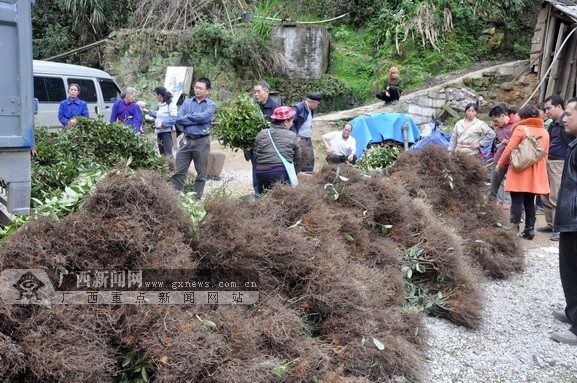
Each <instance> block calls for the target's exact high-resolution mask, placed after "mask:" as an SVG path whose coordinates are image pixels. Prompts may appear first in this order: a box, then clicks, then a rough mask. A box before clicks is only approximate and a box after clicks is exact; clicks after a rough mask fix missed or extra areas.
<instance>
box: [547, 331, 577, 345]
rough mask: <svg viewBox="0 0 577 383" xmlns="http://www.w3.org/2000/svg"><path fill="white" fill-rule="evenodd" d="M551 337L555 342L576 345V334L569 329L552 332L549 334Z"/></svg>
mask: <svg viewBox="0 0 577 383" xmlns="http://www.w3.org/2000/svg"><path fill="white" fill-rule="evenodd" d="M551 339H553V340H554V341H555V342H559V343H565V344H570V345H571V346H577V335H575V334H573V333H572V332H571V331H569V330H563V331H557V332H554V333H553V334H551Z"/></svg>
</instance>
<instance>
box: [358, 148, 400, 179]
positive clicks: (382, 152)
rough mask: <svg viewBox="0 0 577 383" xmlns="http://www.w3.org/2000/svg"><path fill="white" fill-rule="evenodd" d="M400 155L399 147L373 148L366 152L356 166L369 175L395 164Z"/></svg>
mask: <svg viewBox="0 0 577 383" xmlns="http://www.w3.org/2000/svg"><path fill="white" fill-rule="evenodd" d="M399 154H400V151H399V148H397V147H391V148H386V147H380V146H372V147H371V148H369V149H367V150H365V154H364V156H362V157H361V158H360V159H359V160H358V161H357V164H356V165H355V166H356V167H357V168H359V169H360V170H361V171H364V172H367V173H370V172H375V171H380V170H383V169H384V168H386V167H387V166H389V165H390V164H392V163H393V162H395V161H396V159H397V157H398V156H399Z"/></svg>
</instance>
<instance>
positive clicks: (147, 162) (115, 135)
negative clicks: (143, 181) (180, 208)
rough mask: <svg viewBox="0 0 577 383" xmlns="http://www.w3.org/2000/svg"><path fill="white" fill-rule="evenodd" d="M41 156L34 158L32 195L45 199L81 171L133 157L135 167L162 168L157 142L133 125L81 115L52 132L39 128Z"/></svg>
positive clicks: (38, 138) (38, 146)
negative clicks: (70, 125)
mask: <svg viewBox="0 0 577 383" xmlns="http://www.w3.org/2000/svg"><path fill="white" fill-rule="evenodd" d="M36 148H37V151H38V156H37V157H36V158H34V159H33V161H32V185H33V186H32V197H34V198H37V199H44V198H46V197H48V196H50V195H52V194H53V193H54V192H55V191H58V190H63V189H64V188H65V187H66V186H67V185H70V183H71V182H72V181H73V180H74V179H75V178H77V177H78V175H79V174H81V173H85V172H87V171H91V170H102V169H106V168H111V167H113V166H115V165H117V164H118V163H120V162H124V161H126V160H127V159H130V161H129V164H128V165H129V166H130V168H132V169H161V168H162V166H163V162H162V159H161V157H160V156H159V155H158V154H157V153H156V151H155V145H154V142H153V141H151V140H149V139H148V138H147V137H145V136H141V135H135V134H134V132H133V131H132V129H131V128H130V127H127V126H125V125H122V124H108V123H106V122H104V121H102V120H98V119H86V118H79V119H78V124H77V125H76V126H75V127H74V128H72V129H68V130H66V131H62V132H60V133H58V134H56V135H51V134H50V133H49V132H48V131H47V129H46V128H40V129H36Z"/></svg>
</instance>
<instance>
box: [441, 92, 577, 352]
mask: <svg viewBox="0 0 577 383" xmlns="http://www.w3.org/2000/svg"><path fill="white" fill-rule="evenodd" d="M465 113H466V117H465V118H464V119H463V120H460V121H459V122H457V124H456V125H455V129H454V130H453V134H452V136H451V143H450V145H449V150H454V151H460V152H463V153H466V154H469V155H472V156H478V157H481V158H482V157H483V148H486V147H492V148H493V150H492V152H494V162H493V168H492V172H491V186H490V188H489V191H488V198H489V199H490V200H495V199H496V197H497V192H498V190H499V188H500V187H501V186H502V184H503V183H504V190H505V192H507V193H510V200H511V205H510V214H511V223H512V227H513V228H514V229H515V230H516V231H517V232H519V231H520V224H521V220H522V215H523V213H524V214H525V227H524V229H523V231H522V232H521V233H520V234H519V235H520V236H521V237H522V238H525V239H528V240H531V239H533V238H534V237H535V221H536V215H535V214H536V212H535V203H536V200H537V199H538V197H540V198H541V200H542V203H543V209H544V214H545V222H546V225H545V226H543V227H539V228H537V229H536V230H537V231H539V232H546V233H551V237H550V239H551V240H552V241H559V271H560V276H561V284H562V286H563V292H564V295H565V301H566V307H565V309H564V310H555V311H554V312H553V316H554V317H555V318H556V319H558V320H560V321H563V322H566V323H568V324H570V325H571V327H570V328H569V329H568V330H564V331H559V332H555V333H553V334H551V338H552V339H553V340H555V341H558V342H561V343H566V344H571V345H577V256H576V255H577V253H576V249H577V151H576V150H575V146H577V139H576V138H575V137H577V98H571V99H569V100H567V101H565V100H563V98H562V97H560V96H558V95H553V96H550V97H547V98H546V99H545V102H544V103H539V104H537V105H535V106H524V107H522V108H521V109H515V110H508V109H507V108H506V107H505V106H504V105H498V106H495V107H494V108H492V109H491V110H490V111H489V117H490V118H491V121H492V122H493V124H494V125H495V129H494V130H492V129H490V128H489V127H488V126H487V125H486V124H485V123H484V122H482V121H479V120H478V119H476V113H477V107H476V105H475V104H470V105H468V106H467V107H466V110H465ZM529 135H532V136H533V137H535V138H536V139H537V140H538V141H539V143H540V145H541V147H542V148H543V149H545V151H546V152H547V155H546V156H545V157H544V158H542V159H540V160H538V161H536V162H535V163H533V164H532V165H530V166H527V167H526V168H524V169H522V170H516V169H515V168H514V167H513V166H512V165H511V164H510V158H511V153H512V151H513V150H515V149H517V148H518V147H519V145H520V144H521V142H523V141H524V140H527V139H528V138H527V137H528V136H529Z"/></svg>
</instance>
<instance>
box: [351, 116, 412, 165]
mask: <svg viewBox="0 0 577 383" xmlns="http://www.w3.org/2000/svg"><path fill="white" fill-rule="evenodd" d="M405 123H408V124H409V129H408V130H407V136H408V139H409V145H411V144H414V143H415V142H416V141H417V138H418V137H419V133H420V132H419V128H418V127H417V125H416V124H415V123H414V122H413V120H412V119H411V118H410V117H409V116H406V115H404V114H401V113H371V114H363V115H362V116H358V117H356V118H354V119H353V120H351V121H350V124H351V125H352V127H353V131H352V133H351V136H353V137H354V138H355V140H356V141H357V156H358V157H361V156H362V155H363V154H364V151H365V149H366V147H367V145H369V144H377V143H379V142H383V141H386V140H395V141H398V142H400V143H403V142H404V139H403V125H404V124H405Z"/></svg>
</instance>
